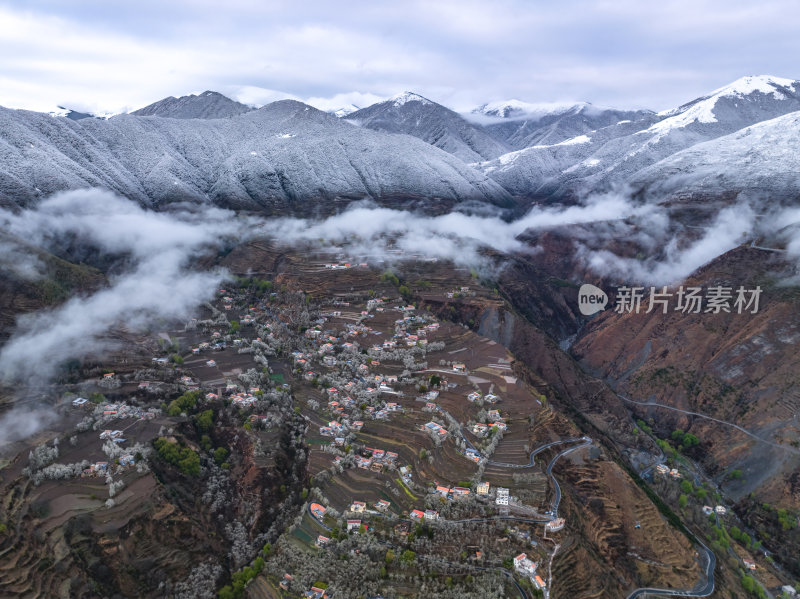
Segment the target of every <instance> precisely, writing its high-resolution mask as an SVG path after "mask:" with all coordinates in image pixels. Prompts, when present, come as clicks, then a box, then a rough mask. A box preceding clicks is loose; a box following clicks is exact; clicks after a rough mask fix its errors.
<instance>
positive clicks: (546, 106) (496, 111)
mask: <svg viewBox="0 0 800 599" xmlns="http://www.w3.org/2000/svg"><path fill="white" fill-rule="evenodd" d="M589 106H591V105H590V104H589V103H587V102H572V103H563V102H539V103H532V102H523V101H522V100H516V99H511V100H499V101H496V102H487V103H486V104H482V105H480V106H478V107H477V108H475V109H473V110H472V113H473V114H479V115H484V116H489V117H498V118H503V119H523V118H533V119H538V118H542V117H544V116H548V115H558V114H565V113H567V112H571V111H572V112H580V111H582V110H584V109H586V108H588V107H589Z"/></svg>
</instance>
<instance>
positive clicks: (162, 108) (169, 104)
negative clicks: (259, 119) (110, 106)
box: [131, 90, 252, 119]
mask: <svg viewBox="0 0 800 599" xmlns="http://www.w3.org/2000/svg"><path fill="white" fill-rule="evenodd" d="M251 110H252V108H251V107H250V106H246V105H244V104H242V103H240V102H237V101H235V100H231V99H230V98H228V97H227V96H224V95H222V94H221V93H219V92H215V91H211V90H206V91H204V92H203V93H201V94H198V95H195V94H189V95H187V96H181V97H180V98H176V97H174V96H169V97H168V98H164V99H163V100H159V101H158V102H154V103H153V104H150V105H148V106H145V107H144V108H140V109H139V110H134V111H133V112H131V114H133V115H135V116H157V117H165V118H173V119H221V118H229V117H232V116H237V115H239V114H243V113H245V112H249V111H251Z"/></svg>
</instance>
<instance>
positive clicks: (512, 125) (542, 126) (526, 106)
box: [469, 100, 657, 150]
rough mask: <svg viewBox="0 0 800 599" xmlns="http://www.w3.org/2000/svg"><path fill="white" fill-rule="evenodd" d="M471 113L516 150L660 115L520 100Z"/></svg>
mask: <svg viewBox="0 0 800 599" xmlns="http://www.w3.org/2000/svg"><path fill="white" fill-rule="evenodd" d="M469 117H470V118H472V119H475V120H476V121H477V122H478V123H480V124H481V125H483V128H484V129H485V130H486V131H488V132H489V133H491V134H492V136H493V137H495V138H497V139H501V140H503V141H504V142H505V143H506V144H508V145H509V146H510V147H511V148H513V149H515V150H521V149H522V148H528V147H531V146H535V145H552V144H557V143H560V142H562V141H565V140H567V139H571V138H573V137H577V136H578V135H585V134H587V133H589V132H591V131H595V130H597V129H600V128H602V127H608V126H610V125H615V124H617V123H619V122H620V121H624V122H628V121H630V122H635V123H639V124H640V125H641V127H642V128H644V127H647V126H649V125H650V124H651V123H653V122H654V121H655V120H656V119H657V117H656V116H655V115H654V114H653V113H652V112H651V111H649V110H615V109H613V108H601V107H597V106H594V105H592V104H590V103H588V102H579V103H575V104H531V103H528V102H521V101H519V100H507V101H502V102H491V103H488V104H483V105H481V106H479V107H478V108H475V109H474V110H473V111H472V112H471V113H470V115H469Z"/></svg>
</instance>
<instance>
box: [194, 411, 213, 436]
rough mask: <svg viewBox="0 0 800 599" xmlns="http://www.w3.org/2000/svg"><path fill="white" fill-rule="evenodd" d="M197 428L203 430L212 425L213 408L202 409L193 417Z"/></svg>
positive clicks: (206, 430)
mask: <svg viewBox="0 0 800 599" xmlns="http://www.w3.org/2000/svg"><path fill="white" fill-rule="evenodd" d="M195 423H196V424H197V428H199V429H200V430H201V431H203V432H208V431H210V430H211V429H212V428H213V426H214V410H204V411H203V412H200V414H199V415H198V416H197V418H196V419H195Z"/></svg>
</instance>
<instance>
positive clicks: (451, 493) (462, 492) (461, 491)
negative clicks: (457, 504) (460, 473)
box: [436, 485, 471, 499]
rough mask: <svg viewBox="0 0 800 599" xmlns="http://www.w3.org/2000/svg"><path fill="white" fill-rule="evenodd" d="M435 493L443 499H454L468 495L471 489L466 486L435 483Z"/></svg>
mask: <svg viewBox="0 0 800 599" xmlns="http://www.w3.org/2000/svg"><path fill="white" fill-rule="evenodd" d="M436 493H438V494H439V495H441V496H442V497H444V498H445V499H456V498H459V497H468V496H469V494H470V493H471V491H470V490H469V489H467V488H466V487H452V488H451V487H445V486H442V485H436Z"/></svg>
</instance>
